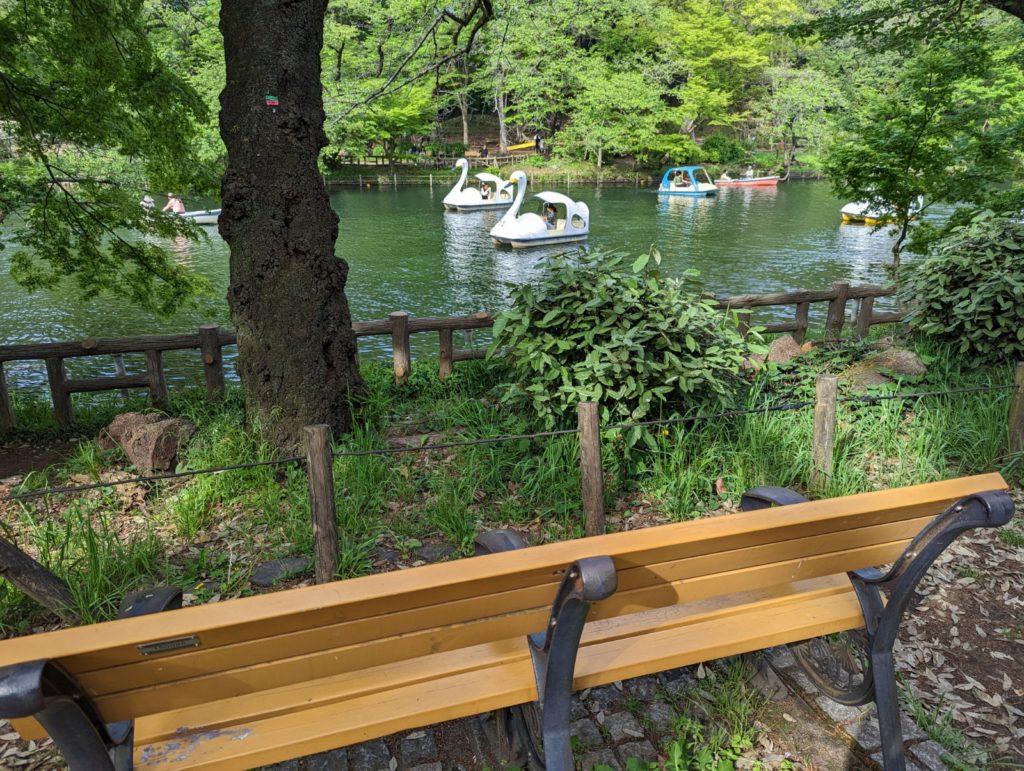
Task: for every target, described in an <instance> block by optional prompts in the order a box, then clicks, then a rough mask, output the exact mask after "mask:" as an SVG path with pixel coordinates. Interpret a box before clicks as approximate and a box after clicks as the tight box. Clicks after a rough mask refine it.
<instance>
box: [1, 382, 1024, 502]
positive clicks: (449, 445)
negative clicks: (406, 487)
mask: <svg viewBox="0 0 1024 771" xmlns="http://www.w3.org/2000/svg"><path fill="white" fill-rule="evenodd" d="M1016 388H1017V386H1016V385H1015V384H1008V385H996V386H977V387H972V388H954V389H950V390H948V391H919V392H915V393H909V394H880V395H877V396H847V397H844V398H842V399H839V400H838V401H840V402H844V403H873V402H881V401H892V400H896V399H920V398H923V397H926V396H946V395H953V394H964V393H983V392H988V391H1013V390H1016ZM813 406H814V402H813V401H802V402H786V403H783V404H770V405H765V406H763V407H752V408H749V409H742V410H728V411H725V412H719V413H714V414H711V415H690V416H688V417H680V418H665V419H659V420H644V421H638V422H635V423H614V424H612V425H608V426H601V431H616V430H623V429H631V428H642V427H647V426H669V425H678V424H682V423H695V422H697V421H703V420H719V419H722V418H729V417H738V416H740V415H757V414H766V413H770V412H788V411H793V410H802V409H805V408H807V407H813ZM577 432H578V429H575V428H563V429H556V430H554V431H540V432H537V433H534V434H503V435H501V436H489V437H484V438H481V439H473V440H470V441H465V442H443V443H438V444H424V445H418V446H409V447H386V448H381V449H376V450H351V451H345V452H336V453H332V455H331V457H332V458H361V457H366V456H368V455H399V454H403V453H408V452H433V451H436V450H450V449H456V448H459V447H474V446H477V445H484V444H498V443H500V442H514V441H521V440H523V439H544V438H549V437H555V436H567V435H569V434H575V433H577ZM302 461H305V457H304V456H301V455H294V456H291V457H287V458H278V459H275V460H263V461H253V462H251V463H238V464H235V465H232V466H220V467H217V468H207V469H195V470H191V471H171V472H168V473H166V474H154V475H152V476H145V477H143V476H139V477H132V478H130V479H119V480H112V481H109V482H95V483H92V484H87V485H78V486H65V487H48V488H45V489H42V490H31V491H28V492H24V493H16V494H14V495H7V496H3V497H0V502H2V503H6V502H11V501H21V500H28V499H32V498H41V497H44V496H47V495H58V494H65V493H81V492H86V491H89V490H98V489H102V488H109V487H117V486H119V485H131V484H143V483H146V482H158V481H161V480H164V479H178V478H181V477H193V476H201V475H204V474H219V473H221V472H223V471H240V470H245V469H252V468H261V467H264V466H281V465H287V464H291V463H301V462H302Z"/></svg>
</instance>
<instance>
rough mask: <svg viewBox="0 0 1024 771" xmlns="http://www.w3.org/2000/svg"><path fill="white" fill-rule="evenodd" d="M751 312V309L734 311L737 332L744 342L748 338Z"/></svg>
mask: <svg viewBox="0 0 1024 771" xmlns="http://www.w3.org/2000/svg"><path fill="white" fill-rule="evenodd" d="M752 312H753V309H751V308H737V309H736V326H737V328H738V330H739V333H740V337H741V338H742V339H744V340H746V339H747V338H748V337H750V314H751V313H752Z"/></svg>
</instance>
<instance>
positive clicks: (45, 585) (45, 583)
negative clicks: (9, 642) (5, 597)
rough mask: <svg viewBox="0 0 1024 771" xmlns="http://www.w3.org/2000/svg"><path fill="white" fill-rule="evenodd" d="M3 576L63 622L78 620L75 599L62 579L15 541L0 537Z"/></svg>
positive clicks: (1, 573) (1, 571)
mask: <svg viewBox="0 0 1024 771" xmlns="http://www.w3.org/2000/svg"><path fill="white" fill-rule="evenodd" d="M0 576H2V577H3V578H6V579H7V580H8V581H10V582H11V583H12V584H14V585H15V586H16V587H18V588H19V589H21V591H23V592H24V593H25V594H27V595H28V596H29V597H31V598H32V599H33V600H35V601H36V602H38V603H39V604H40V605H42V606H43V607H44V608H47V609H48V610H52V611H53V612H54V613H56V614H57V615H58V616H60V617H61V619H63V620H64V621H67V622H71V623H75V622H78V621H79V618H78V614H77V613H76V612H75V610H74V607H75V598H74V595H73V594H72V593H71V589H70V588H68V585H67V584H66V583H64V582H63V581H62V580H61V579H59V578H58V577H57V576H55V575H54V574H53V573H51V572H50V571H49V570H47V569H46V568H44V567H43V566H42V565H40V564H39V563H38V562H36V561H35V560H34V559H32V558H31V557H30V556H28V555H27V554H25V552H23V551H21V549H19V548H17V547H16V546H15V545H14V544H12V543H9V542H8V541H6V540H4V539H3V538H0Z"/></svg>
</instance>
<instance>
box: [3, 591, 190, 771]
mask: <svg viewBox="0 0 1024 771" xmlns="http://www.w3.org/2000/svg"><path fill="white" fill-rule="evenodd" d="M180 607H181V590H180V589H172V588H168V587H161V588H159V589H152V590H149V591H145V592H136V593H135V594H131V595H129V596H128V597H126V598H125V600H124V602H123V603H121V610H120V612H119V613H118V618H130V617H132V616H142V615H146V614H148V613H158V612H160V611H163V610H171V609H173V608H180ZM0 716H2V717H5V718H19V717H34V718H35V719H36V720H38V721H39V724H40V725H42V726H43V728H45V729H46V732H47V733H48V734H49V735H50V738H52V739H53V741H54V743H55V744H56V745H57V747H58V748H59V749H60V751H61V753H62V754H63V755H64V759H65V760H66V761H67V762H68V767H69V768H70V769H71V771H129V769H131V767H132V739H133V723H132V721H131V720H125V721H122V722H119V723H110V724H105V723H104V722H103V719H102V717H101V716H100V713H99V711H98V710H97V709H96V707H95V705H94V704H93V703H92V700H91V699H90V698H89V696H88V695H87V694H86V693H85V691H84V690H83V689H82V687H81V686H80V685H79V683H78V681H77V680H75V678H74V676H73V675H71V674H70V673H68V672H67V671H66V670H65V669H64V668H63V667H61V666H60V665H59V664H57V663H56V662H54V661H31V662H27V663H24V664H15V665H13V666H9V667H4V668H2V669H0Z"/></svg>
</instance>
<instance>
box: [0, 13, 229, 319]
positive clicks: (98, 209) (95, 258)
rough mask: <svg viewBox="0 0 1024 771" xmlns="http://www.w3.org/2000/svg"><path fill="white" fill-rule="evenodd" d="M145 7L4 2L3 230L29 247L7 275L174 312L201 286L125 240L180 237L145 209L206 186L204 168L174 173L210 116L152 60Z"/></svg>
mask: <svg viewBox="0 0 1024 771" xmlns="http://www.w3.org/2000/svg"><path fill="white" fill-rule="evenodd" d="M143 11H144V7H143V2H142V0H105V1H104V2H94V3H87V4H83V3H76V2H69V1H68V0H55V2H52V3H15V2H6V3H0V125H2V126H3V127H4V130H5V132H6V133H8V134H9V135H10V140H9V145H8V148H9V149H8V150H7V153H6V155H3V154H2V153H0V221H2V222H3V223H4V225H5V226H7V227H10V228H12V230H13V232H14V236H15V240H16V242H17V243H18V244H20V246H21V247H23V248H19V249H18V251H17V252H16V253H15V255H14V257H13V259H12V260H11V266H12V275H13V276H14V278H15V280H16V281H18V282H19V283H21V284H22V285H23V286H25V287H26V288H28V289H40V288H46V287H52V286H54V285H56V284H57V283H59V282H60V281H61V280H62V279H63V278H65V277H66V276H72V277H74V278H76V279H77V280H78V283H79V285H80V286H81V288H82V291H83V295H84V297H86V298H91V297H95V296H96V295H98V294H100V293H102V292H109V293H110V294H112V295H114V296H118V297H124V298H129V299H130V300H132V301H134V302H137V303H139V304H141V305H144V306H146V307H148V308H152V309H154V310H157V311H161V312H170V311H171V310H172V309H173V308H174V307H176V306H177V305H178V304H180V303H181V302H182V301H183V300H185V299H186V298H187V297H189V296H191V295H192V294H193V293H194V292H195V291H196V289H198V288H199V287H200V286H202V282H199V281H197V280H196V278H195V277H194V276H193V275H192V274H190V273H189V272H188V270H187V269H186V268H183V267H181V266H179V265H176V264H175V263H174V262H173V261H172V260H171V259H170V258H169V256H168V255H167V254H166V252H164V251H163V250H162V249H160V248H158V247H157V246H155V245H153V244H152V243H150V242H148V241H145V240H141V239H128V238H125V237H124V235H123V234H124V232H125V231H126V230H134V231H136V232H140V233H144V234H149V235H155V236H169V235H173V234H176V233H180V232H184V230H185V229H186V228H185V226H184V224H183V222H182V221H181V220H179V219H178V218H176V217H170V216H161V215H159V214H158V213H154V212H153V211H151V210H147V209H144V208H143V207H141V206H140V205H139V201H140V199H141V198H142V196H143V195H144V194H145V193H147V192H149V191H160V192H163V191H167V190H172V191H175V192H179V193H180V192H182V191H185V190H202V189H206V188H207V187H208V186H209V183H210V177H209V176H208V175H207V174H206V172H207V169H205V168H203V167H202V166H201V165H199V164H191V163H182V159H184V158H188V157H189V156H190V154H191V151H192V149H193V147H194V140H195V137H196V132H197V129H196V126H197V123H198V122H199V121H201V120H202V119H203V118H204V117H205V115H206V110H205V106H204V105H203V103H202V100H201V99H200V97H199V96H198V94H197V93H196V91H195V90H194V89H193V88H192V87H191V86H190V85H189V84H188V83H187V82H186V81H185V79H184V78H182V77H180V76H179V75H178V74H176V73H175V72H173V71H172V70H171V69H170V68H169V67H167V66H166V65H165V63H164V62H163V61H161V59H160V57H159V56H158V55H157V53H156V51H155V50H154V48H153V46H152V45H151V43H150V40H149V38H148V36H147V32H146V27H145V24H146V17H145V15H144V13H143ZM0 248H2V246H0Z"/></svg>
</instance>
